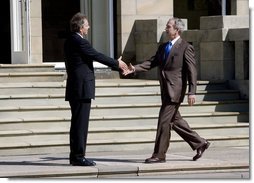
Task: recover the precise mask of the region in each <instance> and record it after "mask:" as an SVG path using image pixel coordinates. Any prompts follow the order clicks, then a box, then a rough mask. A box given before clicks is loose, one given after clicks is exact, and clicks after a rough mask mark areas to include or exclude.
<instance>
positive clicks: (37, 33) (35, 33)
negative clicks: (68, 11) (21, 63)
mask: <svg viewBox="0 0 254 183" xmlns="http://www.w3.org/2000/svg"><path fill="white" fill-rule="evenodd" d="M30 2H31V3H30V10H31V11H30V31H31V32H30V33H31V35H30V41H31V60H30V63H32V64H37V63H42V51H43V49H42V23H41V22H42V13H41V0H33V1H30Z"/></svg>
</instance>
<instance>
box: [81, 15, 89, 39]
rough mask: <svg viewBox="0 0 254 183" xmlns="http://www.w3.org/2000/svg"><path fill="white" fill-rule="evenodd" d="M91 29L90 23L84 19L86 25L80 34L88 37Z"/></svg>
mask: <svg viewBox="0 0 254 183" xmlns="http://www.w3.org/2000/svg"><path fill="white" fill-rule="evenodd" d="M89 28H90V26H89V23H88V21H87V20H86V19H84V24H83V26H82V28H81V29H80V33H81V34H82V35H87V34H88V29H89Z"/></svg>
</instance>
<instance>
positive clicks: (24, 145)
mask: <svg viewBox="0 0 254 183" xmlns="http://www.w3.org/2000/svg"><path fill="white" fill-rule="evenodd" d="M206 139H207V140H208V141H210V142H211V143H212V142H213V141H230V140H249V136H248V135H234V136H218V135H216V136H206ZM179 142H184V140H183V139H181V138H180V137H177V138H172V139H171V143H179ZM147 143H154V138H153V137H150V139H149V138H134V139H128V140H126V139H113V140H108V139H104V140H102V139H100V140H95V139H94V140H89V139H88V142H87V145H88V146H89V145H90V146H94V145H95V146H98V145H123V144H147ZM68 145H69V142H68V140H67V141H66V140H65V139H63V140H52V141H49V140H47V141H44V140H43V139H42V141H39V140H38V139H37V140H36V141H35V142H22V141H15V142H13V143H9V142H5V143H1V146H0V150H1V149H13V148H33V147H34V148H38V147H53V146H68Z"/></svg>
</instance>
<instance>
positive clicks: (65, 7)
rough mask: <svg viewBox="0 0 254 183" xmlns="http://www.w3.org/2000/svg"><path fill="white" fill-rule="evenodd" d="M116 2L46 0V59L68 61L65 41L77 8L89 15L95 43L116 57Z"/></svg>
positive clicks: (90, 36) (106, 52) (110, 0)
mask: <svg viewBox="0 0 254 183" xmlns="http://www.w3.org/2000/svg"><path fill="white" fill-rule="evenodd" d="M115 3H116V1H114V0H103V1H101V0H71V1H70V0H54V1H52V0H42V39H43V62H44V63H45V62H53V63H63V62H64V53H63V45H64V41H65V39H66V36H67V35H68V31H69V21H70V19H71V17H72V16H73V15H74V14H75V13H77V12H82V13H84V14H85V15H87V17H88V21H89V23H90V26H91V28H90V29H89V33H88V36H87V39H88V40H89V41H90V43H91V44H92V45H93V47H94V48H95V49H96V50H97V51H99V52H102V53H104V54H106V55H107V56H111V57H114V48H115V46H114V43H115V39H114V35H115V30H116V25H115V24H114V17H115V16H116V12H115V8H114V7H115ZM96 65H97V66H98V67H100V66H101V65H100V64H95V67H96ZM101 67H103V66H101Z"/></svg>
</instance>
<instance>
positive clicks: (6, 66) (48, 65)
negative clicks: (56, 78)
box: [0, 64, 55, 69]
mask: <svg viewBox="0 0 254 183" xmlns="http://www.w3.org/2000/svg"><path fill="white" fill-rule="evenodd" d="M34 67H35V68H37V67H39V68H40V67H50V68H51V67H53V68H54V67H55V65H54V64H0V68H21V69H22V68H34Z"/></svg>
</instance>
